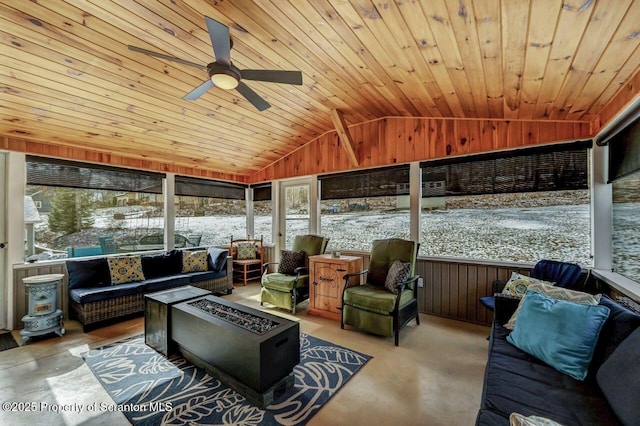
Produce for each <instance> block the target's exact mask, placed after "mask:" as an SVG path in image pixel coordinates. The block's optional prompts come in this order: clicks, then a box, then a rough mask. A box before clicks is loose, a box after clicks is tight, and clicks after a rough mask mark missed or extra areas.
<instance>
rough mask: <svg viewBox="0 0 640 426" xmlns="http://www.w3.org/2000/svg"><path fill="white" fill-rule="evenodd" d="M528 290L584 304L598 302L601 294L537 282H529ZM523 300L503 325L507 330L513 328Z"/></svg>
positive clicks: (595, 303)
mask: <svg viewBox="0 0 640 426" xmlns="http://www.w3.org/2000/svg"><path fill="white" fill-rule="evenodd" d="M529 290H533V291H535V292H537V293H540V294H545V295H547V296H549V297H552V298H554V299H558V300H567V301H569V302H576V303H582V304H584V305H597V304H598V303H600V297H601V295H599V294H596V295H593V294H589V293H583V292H581V291H576V290H569V289H566V288H562V287H555V286H552V285H547V284H538V283H534V284H530V285H529V287H528V290H527V292H528V291H529ZM525 297H526V296H525ZM523 302H524V297H523V298H522V300H520V304H519V305H518V307H517V308H516V310H515V312H514V313H513V315H512V316H511V319H509V321H508V322H507V323H506V324H505V325H504V327H505V328H507V329H509V330H513V328H514V327H515V325H516V321H517V319H518V315H519V314H520V309H521V308H522V303H523Z"/></svg>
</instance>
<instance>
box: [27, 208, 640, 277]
mask: <svg viewBox="0 0 640 426" xmlns="http://www.w3.org/2000/svg"><path fill="white" fill-rule="evenodd" d="M639 207H640V203H615V204H614V210H615V217H616V222H615V223H614V230H616V232H614V237H615V238H614V242H613V243H614V246H615V247H624V250H616V251H615V252H616V253H621V254H624V256H625V257H624V258H622V257H617V258H614V267H615V270H616V272H620V273H622V274H624V275H627V276H629V277H640V265H639V262H638V259H640V215H638V214H637V213H636V212H637V211H639V210H638V208H639ZM135 209H139V207H135V208H132V207H113V208H108V209H97V210H95V211H94V213H93V219H94V224H93V227H92V229H88V230H85V231H82V232H79V233H75V234H71V235H68V236H64V237H61V238H58V239H57V240H56V241H55V246H54V245H51V246H49V247H50V248H52V249H57V250H65V249H66V247H68V246H76V247H86V246H95V245H97V244H98V237H99V236H103V235H111V236H113V237H114V239H115V240H116V242H118V243H120V244H127V243H130V242H131V241H132V240H135V239H137V238H139V237H140V236H142V235H148V234H153V233H159V234H162V232H163V218H162V217H148V216H149V215H148V214H145V213H144V211H142V210H140V211H139V212H137V213H136V211H135ZM118 212H120V213H122V215H124V212H126V215H125V217H126V219H119V220H115V219H114V214H115V213H118ZM43 219H44V220H43V221H42V222H40V223H39V224H36V229H39V230H40V232H42V230H43V229H46V226H47V224H46V216H45V217H43ZM245 224H246V219H245V217H244V216H243V215H235V216H228V215H211V216H200V217H180V218H177V219H176V223H175V230H176V233H177V234H181V235H184V236H189V235H202V239H201V242H200V245H203V246H208V245H227V244H229V242H230V239H231V236H232V235H233V236H235V237H243V236H245V235H246V225H245ZM421 227H422V232H421V241H420V243H421V246H420V255H425V256H434V257H437V256H451V257H459V258H470V259H483V260H499V261H516V262H531V263H535V262H536V261H538V260H540V259H543V258H547V259H558V260H564V261H568V262H575V263H578V264H580V265H582V266H584V267H586V266H591V265H592V261H591V248H590V232H591V231H590V213H589V205H588V204H573V205H562V206H541V207H535V206H528V207H522V208H499V209H496V208H493V209H488V208H450V209H434V210H430V211H429V210H424V211H423V212H422V216H421ZM287 232H288V238H287V240H288V245H289V246H290V243H291V241H292V240H293V237H294V236H295V235H297V234H303V233H307V232H308V219H307V218H306V216H305V215H287ZM321 233H322V234H323V235H324V236H326V237H328V238H329V239H330V243H329V249H342V250H347V249H349V250H362V251H368V250H370V248H371V241H372V240H374V239H378V238H389V237H400V238H408V237H409V212H408V211H407V210H384V209H380V210H370V211H359V212H346V213H331V214H323V215H322V217H321ZM255 234H256V236H258V237H259V236H260V235H263V236H264V240H265V243H267V244H269V243H271V215H257V216H255Z"/></svg>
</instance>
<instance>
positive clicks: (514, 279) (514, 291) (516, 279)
mask: <svg viewBox="0 0 640 426" xmlns="http://www.w3.org/2000/svg"><path fill="white" fill-rule="evenodd" d="M540 283H542V284H547V285H554V284H555V283H552V282H549V281H543V280H539V279H537V278H533V277H528V276H526V275H521V274H519V273H517V272H514V273H512V274H511V278H509V281H507V284H505V286H504V290H502V294H510V295H511V296H518V297H522V296H524V294H525V293H526V292H527V288H528V287H529V286H530V285H531V284H540Z"/></svg>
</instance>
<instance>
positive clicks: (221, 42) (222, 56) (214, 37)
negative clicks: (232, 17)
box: [204, 16, 231, 65]
mask: <svg viewBox="0 0 640 426" xmlns="http://www.w3.org/2000/svg"><path fill="white" fill-rule="evenodd" d="M204 20H205V22H206V23H207V30H208V31H209V38H211V46H212V47H213V54H214V55H215V57H216V62H218V63H221V64H224V65H231V38H230V36H229V27H227V26H226V25H224V24H221V23H220V22H218V21H216V20H215V19H211V18H209V17H208V16H205V17H204Z"/></svg>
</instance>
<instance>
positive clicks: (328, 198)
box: [318, 166, 410, 251]
mask: <svg viewBox="0 0 640 426" xmlns="http://www.w3.org/2000/svg"><path fill="white" fill-rule="evenodd" d="M318 179H319V180H320V198H321V201H320V212H321V224H322V235H323V236H324V237H327V238H329V246H330V247H331V248H332V249H351V250H363V251H369V250H371V242H372V241H373V240H376V239H383V238H406V239H408V238H409V229H410V228H409V168H408V167H405V166H402V167H392V168H384V169H374V170H366V171H358V172H352V173H343V174H337V175H328V176H321V177H319V178H318Z"/></svg>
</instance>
